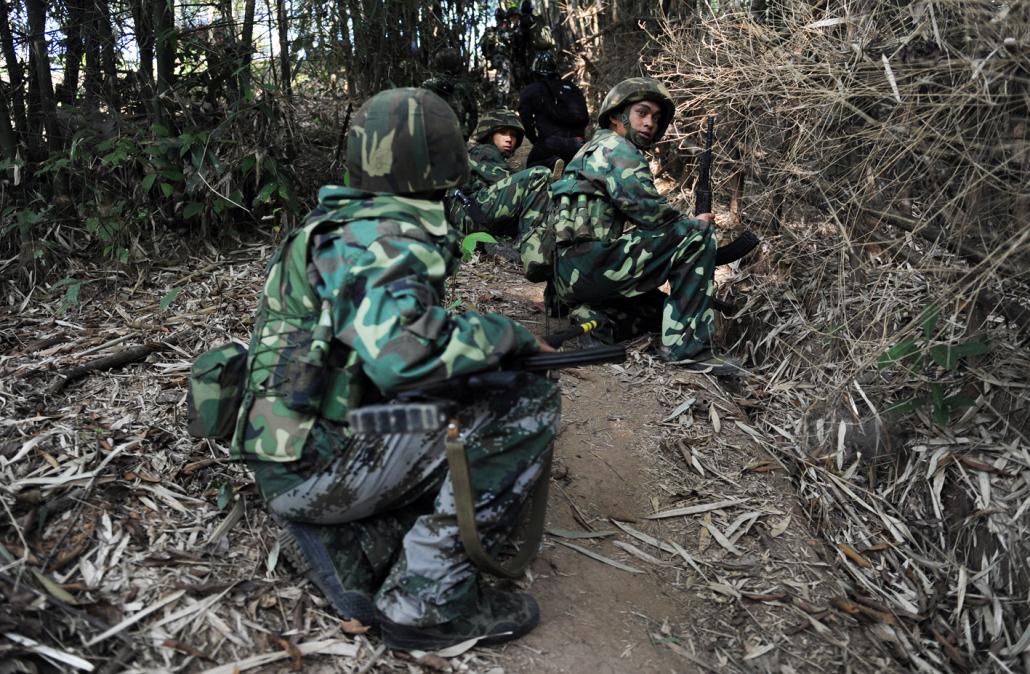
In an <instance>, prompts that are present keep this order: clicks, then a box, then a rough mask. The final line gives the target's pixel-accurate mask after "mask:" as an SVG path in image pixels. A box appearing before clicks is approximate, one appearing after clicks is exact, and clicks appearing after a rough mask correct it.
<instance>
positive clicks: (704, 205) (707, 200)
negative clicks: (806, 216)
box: [694, 115, 761, 315]
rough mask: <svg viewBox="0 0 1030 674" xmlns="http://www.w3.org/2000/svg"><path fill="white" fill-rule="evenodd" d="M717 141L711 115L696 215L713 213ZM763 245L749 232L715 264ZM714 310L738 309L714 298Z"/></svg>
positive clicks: (722, 251)
mask: <svg viewBox="0 0 1030 674" xmlns="http://www.w3.org/2000/svg"><path fill="white" fill-rule="evenodd" d="M714 140H715V118H714V117H713V116H711V115H709V116H708V118H707V120H706V129H705V149H704V151H703V152H702V153H701V160H700V161H699V162H698V169H697V181H696V182H695V183H694V215H701V214H702V213H711V212H712V142H713V141H714ZM759 243H761V239H759V238H758V236H757V235H755V233H754V232H752V231H750V230H748V231H745V232H744V233H743V234H741V235H740V236H738V237H737V238H736V239H734V240H733V241H731V242H729V243H727V244H726V245H723V246H719V248H718V249H717V250H716V251H715V264H716V265H723V264H728V263H730V262H735V261H737V260H739V259H740V258H742V257H744V256H745V255H747V254H748V253H750V252H751V251H752V250H754V248H755V247H756V246H757V245H758V244H759ZM712 308H714V309H715V310H716V311H718V312H720V313H723V314H726V315H729V314H735V313H737V307H736V306H735V305H733V304H730V303H728V302H723V301H722V300H720V299H718V298H712Z"/></svg>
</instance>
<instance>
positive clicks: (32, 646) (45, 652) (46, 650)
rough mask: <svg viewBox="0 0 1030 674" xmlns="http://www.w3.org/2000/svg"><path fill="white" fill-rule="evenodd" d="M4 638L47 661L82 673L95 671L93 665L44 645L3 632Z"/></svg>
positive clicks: (18, 635) (19, 635) (24, 637)
mask: <svg viewBox="0 0 1030 674" xmlns="http://www.w3.org/2000/svg"><path fill="white" fill-rule="evenodd" d="M4 636H5V637H6V638H7V639H10V640H11V641H13V642H14V643H16V644H18V645H19V646H21V647H22V648H24V649H25V650H27V651H31V652H33V653H38V654H39V655H42V656H43V657H45V658H47V659H49V660H56V661H57V662H60V663H61V664H64V665H67V666H69V667H74V668H75V669H81V670H82V671H84V672H92V671H93V670H94V669H95V667H94V666H93V664H92V663H91V662H89V661H88V660H84V659H82V658H80V657H79V656H77V655H73V654H71V653H67V652H65V651H61V650H58V649H56V648H53V647H51V646H47V645H46V644H41V643H39V642H38V641H35V640H34V639H30V638H28V637H26V636H22V635H21V634H17V633H15V632H4Z"/></svg>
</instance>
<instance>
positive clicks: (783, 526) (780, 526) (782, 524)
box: [769, 514, 791, 538]
mask: <svg viewBox="0 0 1030 674" xmlns="http://www.w3.org/2000/svg"><path fill="white" fill-rule="evenodd" d="M790 518H791V515H789V514H788V515H787V516H786V517H784V518H783V519H782V520H780V521H779V522H776V523H774V524H773V525H772V528H771V529H769V535H770V536H771V537H773V538H776V537H777V536H779V535H781V534H782V533H783V532H784V531H786V530H787V527H789V526H790Z"/></svg>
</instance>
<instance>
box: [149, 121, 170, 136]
mask: <svg viewBox="0 0 1030 674" xmlns="http://www.w3.org/2000/svg"><path fill="white" fill-rule="evenodd" d="M150 130H151V131H153V132H154V135H155V136H157V137H158V138H166V137H168V136H170V135H171V132H170V131H168V127H167V126H165V125H164V124H151V125H150Z"/></svg>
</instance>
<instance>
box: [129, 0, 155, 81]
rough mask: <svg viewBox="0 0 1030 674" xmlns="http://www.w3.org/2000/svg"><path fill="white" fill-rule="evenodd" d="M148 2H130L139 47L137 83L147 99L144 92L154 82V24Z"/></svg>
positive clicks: (143, 0) (134, 0)
mask: <svg viewBox="0 0 1030 674" xmlns="http://www.w3.org/2000/svg"><path fill="white" fill-rule="evenodd" d="M148 3H149V0H132V1H131V2H130V3H129V5H130V8H131V9H132V23H133V24H134V26H135V29H136V44H137V45H138V46H139V70H138V71H137V74H138V76H139V83H140V88H141V93H142V97H143V98H148V97H149V92H148V91H146V90H147V89H149V87H150V86H151V85H152V84H153V82H154V22H153V20H152V19H153V15H152V13H151V10H150V6H149V4H148Z"/></svg>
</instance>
